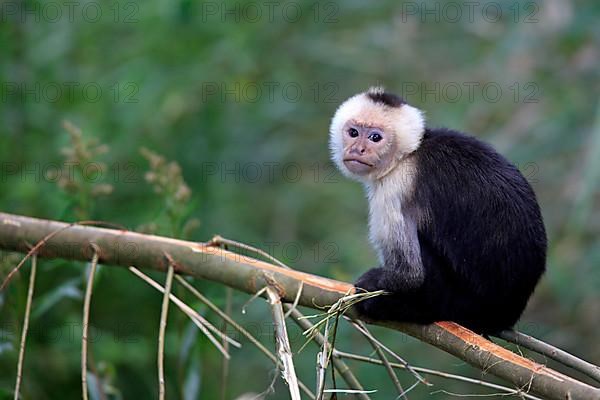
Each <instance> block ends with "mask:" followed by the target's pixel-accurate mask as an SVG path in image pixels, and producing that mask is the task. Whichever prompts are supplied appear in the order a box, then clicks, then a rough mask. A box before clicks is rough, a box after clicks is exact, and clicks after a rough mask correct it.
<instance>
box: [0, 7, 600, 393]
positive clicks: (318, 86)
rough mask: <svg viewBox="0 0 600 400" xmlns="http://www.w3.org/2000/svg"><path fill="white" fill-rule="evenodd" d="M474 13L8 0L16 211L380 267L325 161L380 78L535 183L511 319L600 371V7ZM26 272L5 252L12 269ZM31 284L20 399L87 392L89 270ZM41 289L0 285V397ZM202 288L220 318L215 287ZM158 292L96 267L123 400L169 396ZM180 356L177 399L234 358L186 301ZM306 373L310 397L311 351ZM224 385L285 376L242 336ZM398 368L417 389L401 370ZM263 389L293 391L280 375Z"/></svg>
mask: <svg viewBox="0 0 600 400" xmlns="http://www.w3.org/2000/svg"><path fill="white" fill-rule="evenodd" d="M67 3H69V4H71V5H70V6H69V5H67ZM269 4H271V5H269ZM471 7H472V8H469V7H467V6H466V5H461V3H456V2H443V1H441V2H440V1H435V2H429V3H427V4H425V3H424V2H397V1H392V0H389V1H381V2H379V3H378V5H377V6H376V7H374V6H373V5H372V4H370V3H366V2H362V1H356V0H350V1H331V2H322V3H316V2H304V1H300V2H292V1H282V2H272V3H268V2H242V1H240V2H226V1H223V2H221V1H217V2H211V1H199V2H192V1H188V0H182V1H174V2H161V1H153V0H148V1H145V2H140V3H137V2H120V1H117V2H104V1H99V2H77V1H75V2H66V1H65V2H62V1H57V2H37V1H23V2H21V1H16V0H13V1H11V0H8V1H3V2H2V3H0V76H1V80H2V89H1V90H0V94H1V96H2V97H1V101H0V122H1V123H0V210H2V211H5V212H11V213H18V214H25V215H31V216H37V217H45V218H52V219H62V220H68V221H74V220H78V219H83V218H85V219H94V220H106V221H111V222H114V223H118V224H121V225H124V226H126V227H128V228H129V229H140V230H143V231H150V232H156V233H158V234H164V235H170V236H178V237H185V238H188V239H192V240H198V241H205V240H208V239H209V238H210V237H211V236H212V235H213V234H215V233H219V234H221V235H223V236H225V237H228V238H233V239H236V240H241V241H245V242H248V243H251V244H254V245H255V246H257V247H260V248H263V249H265V250H267V251H269V252H270V253H272V254H273V255H274V256H276V257H278V258H281V259H282V260H283V261H285V262H287V263H289V264H290V265H292V266H294V267H295V268H298V269H302V270H305V271H309V272H313V273H318V274H321V275H325V276H331V277H335V278H338V279H342V280H348V281H351V280H353V279H354V278H355V277H356V276H358V275H359V274H360V272H361V271H363V270H364V269H365V268H367V267H370V266H373V265H374V264H375V263H376V260H375V256H374V254H373V252H372V250H371V248H370V246H369V244H368V242H367V232H366V218H367V212H366V203H365V201H364V199H363V193H362V188H361V187H360V185H358V184H356V183H353V182H349V181H346V180H344V179H342V177H341V176H340V175H339V174H338V173H337V172H335V171H334V170H333V166H332V164H331V163H330V162H329V161H328V149H327V129H328V123H329V118H330V117H331V115H332V113H333V112H334V110H335V108H336V106H337V105H338V104H339V103H340V102H341V101H343V100H344V99H345V98H346V97H348V96H350V95H352V94H354V93H356V92H359V91H362V90H364V89H365V88H366V87H368V86H369V85H373V84H384V85H385V86H386V87H387V88H389V89H390V90H392V91H396V92H399V93H401V94H403V95H404V96H405V97H406V99H407V100H408V101H409V102H411V103H412V104H414V105H416V106H418V107H421V108H423V109H424V110H426V112H427V118H428V121H429V124H430V125H432V126H439V125H446V126H449V127H453V128H456V129H461V130H464V131H467V132H470V133H473V134H474V135H476V136H478V137H481V138H483V139H485V140H487V141H489V142H491V143H493V144H494V145H495V146H496V147H497V148H498V149H499V150H500V151H502V152H503V153H504V154H506V155H507V156H508V157H509V158H510V159H511V160H512V161H513V162H515V164H517V165H518V166H519V167H520V168H521V169H522V171H523V172H524V174H525V175H526V176H527V178H528V179H529V180H530V181H531V183H532V184H533V186H534V188H535V189H536V192H537V193H538V197H539V200H540V203H541V206H542V209H543V213H544V216H545V220H546V224H547V228H548V233H549V239H550V245H551V247H550V253H549V260H548V273H547V274H546V276H545V278H544V280H543V282H542V284H541V285H540V287H539V288H538V290H537V292H536V294H535V296H534V297H533V299H532V301H531V302H530V305H529V307H528V310H527V311H526V313H525V315H524V317H523V319H522V321H521V323H520V325H519V328H520V329H521V330H523V331H525V332H527V333H530V334H533V335H535V336H537V337H540V338H542V339H545V340H547V341H549V342H551V343H553V344H555V345H558V346H559V347H563V348H565V349H566V350H569V351H572V352H574V353H575V354H579V355H582V356H584V357H586V358H587V359H589V360H590V361H593V362H596V363H599V362H600V346H598V336H599V335H600V317H599V316H600V291H599V290H598V289H599V288H600V268H598V265H599V264H600V242H599V241H600V235H599V234H598V233H599V231H600V213H599V212H598V211H599V210H600V208H599V204H600V197H599V190H600V188H599V183H598V180H599V177H600V162H599V161H598V160H600V105H599V96H598V93H600V90H599V89H600V87H599V86H600V85H599V82H600V80H599V79H598V78H599V74H600V68H599V67H598V66H599V65H600V54H599V52H600V25H599V24H598V18H599V17H600V6H599V5H598V3H597V2H595V1H593V0H581V1H577V2H574V1H567V0H551V1H544V2H535V3H534V2H519V1H509V2H502V3H488V2H481V3H477V4H476V5H474V6H471ZM470 10H471V11H472V12H471V11H470ZM457 12H458V14H457ZM57 13H58V14H57ZM498 89H499V90H498ZM65 120H66V121H70V123H67V124H66V125H65V127H63V121H65ZM77 127H78V128H77ZM79 129H81V132H80V131H79ZM142 148H144V149H145V150H142V152H140V149H142ZM63 149H66V151H64V150H63ZM171 161H173V162H174V163H171ZM197 221H199V222H200V223H199V224H198V223H197ZM18 259H19V257H18V256H15V255H12V254H6V253H3V254H2V258H1V260H0V276H4V275H5V274H6V271H7V270H9V269H10V268H11V266H13V265H14V264H15V261H16V260H18ZM24 271H26V269H25V270H24ZM38 271H39V272H38V282H37V287H36V292H35V297H34V307H33V314H32V321H31V326H30V329H31V334H30V337H29V340H28V347H27V353H26V359H25V369H24V371H25V372H24V388H23V391H22V393H23V398H24V399H36V400H37V399H54V398H61V399H70V398H78V397H79V396H80V372H79V357H80V340H79V336H80V332H81V326H80V324H81V309H82V283H83V279H82V278H83V277H84V276H85V275H84V274H85V271H86V269H85V268H84V265H81V264H77V263H72V262H66V261H62V260H54V261H42V262H41V265H40V269H39V270H38ZM26 276H27V272H23V274H22V275H21V276H20V278H19V279H17V280H15V281H14V282H13V283H12V284H11V285H10V287H9V289H8V290H7V291H5V292H4V293H1V294H0V324H1V325H0V398H5V397H6V398H9V397H10V398H12V394H10V393H11V390H12V388H13V385H14V376H15V371H16V360H17V351H18V338H19V334H20V323H21V321H22V317H23V307H24V304H25V294H26V285H27V279H26ZM156 278H157V279H159V280H162V279H163V278H162V277H161V276H157V277H156ZM197 285H198V287H199V288H201V290H202V291H203V292H204V293H206V294H207V295H209V296H210V297H211V298H212V299H214V300H215V301H216V302H217V303H218V304H220V305H224V299H225V289H224V288H223V287H220V286H218V285H213V284H210V283H206V282H197ZM247 298H248V297H247V296H246V295H242V294H235V296H234V300H233V302H234V303H233V312H234V316H235V317H236V318H238V319H239V320H240V321H242V322H244V323H245V324H247V327H249V329H250V330H251V331H254V332H255V333H256V334H257V335H258V336H259V337H260V338H261V340H263V341H264V342H265V343H268V344H270V345H271V344H272V338H271V322H270V317H269V314H268V310H267V307H266V306H264V305H263V304H261V303H260V302H259V301H257V302H254V303H253V304H252V305H251V306H250V307H249V311H248V314H247V315H242V314H241V312H240V307H241V305H242V304H243V303H244V302H245V301H246V300H247ZM188 300H189V301H191V302H193V300H192V299H189V298H188ZM160 301H161V296H160V295H158V294H157V293H156V292H155V291H154V290H152V289H150V288H148V287H147V285H146V284H145V283H143V282H141V281H139V280H137V279H136V278H135V277H134V276H132V275H131V274H130V273H129V272H127V271H126V270H124V269H117V268H110V267H103V268H101V270H100V272H99V274H98V277H97V281H96V289H95V293H94V296H93V300H92V312H91V321H92V324H93V328H92V330H91V332H90V335H91V337H94V334H95V335H96V337H97V340H94V341H93V343H92V345H91V352H92V354H91V356H92V357H91V361H92V363H93V365H94V370H93V371H92V372H93V376H94V377H100V378H102V382H103V387H104V390H105V393H106V396H108V398H111V399H112V398H114V399H117V398H124V399H130V398H144V399H149V398H154V397H155V396H156V394H155V393H156V388H157V384H156V372H155V370H156V367H155V365H156V361H155V359H156V352H155V349H156V341H157V330H158V329H157V328H158V321H159V305H160ZM210 317H211V318H212V316H210ZM212 319H213V320H214V321H218V320H216V319H214V318H212ZM376 332H377V334H378V335H379V337H380V338H382V339H383V340H384V341H385V342H387V343H388V344H390V345H391V346H392V347H393V348H394V349H395V350H397V351H398V352H399V353H400V354H402V355H403V356H404V357H405V358H406V359H408V360H409V361H410V362H412V363H414V364H415V365H420V366H429V367H433V368H439V369H442V370H446V371H451V372H458V373H464V374H470V375H473V376H479V375H480V373H479V372H478V371H474V370H473V369H471V368H470V367H468V366H466V365H463V364H462V363H461V364H457V363H456V359H454V358H452V357H450V356H448V355H446V354H442V353H441V352H440V351H438V350H436V349H432V348H430V347H429V346H427V345H424V344H421V343H419V342H417V341H415V340H413V339H410V338H406V337H403V336H400V335H397V334H390V333H388V332H385V331H379V330H376ZM339 335H340V337H339V338H338V341H337V343H338V344H339V345H340V347H341V348H346V349H353V350H356V351H359V350H357V349H364V350H363V352H364V353H367V352H369V349H368V346H367V345H366V343H365V342H363V341H362V340H361V339H360V338H359V337H358V336H357V335H356V334H355V333H352V332H350V329H348V328H347V327H343V329H340V333H339ZM234 336H235V335H234ZM290 336H291V340H292V342H293V343H292V345H293V347H294V348H295V349H298V348H299V347H300V346H301V345H302V344H303V342H304V340H303V338H302V337H301V335H300V332H299V331H298V330H295V328H293V327H291V333H290ZM166 357H167V358H166V363H167V373H168V375H167V390H168V394H169V398H180V399H195V398H199V396H200V393H201V394H202V396H203V398H211V399H212V398H217V396H218V395H219V393H220V385H221V383H220V379H219V376H220V365H221V360H220V357H219V354H218V353H217V352H216V351H214V349H212V348H211V345H210V343H208V342H207V341H206V340H205V339H204V338H202V337H201V335H198V333H197V331H196V329H195V328H194V327H193V325H192V324H190V323H189V322H188V321H187V320H186V319H185V318H184V317H182V316H181V314H180V313H179V312H178V311H173V312H172V313H170V319H169V327H168V335H167V354H166ZM297 363H298V365H297V370H298V371H299V375H300V376H301V377H302V379H303V380H304V381H305V382H306V383H307V384H308V385H309V386H312V383H313V382H314V373H315V369H314V347H311V346H310V345H309V346H308V347H307V348H306V349H305V350H303V352H302V353H300V355H299V356H298V357H297ZM356 370H357V373H358V376H359V378H360V379H361V381H362V382H363V384H364V385H365V387H366V388H368V389H375V388H376V389H379V392H378V393H377V394H375V395H374V396H373V398H377V399H387V398H391V396H393V393H394V392H393V387H392V385H391V383H390V382H389V378H388V377H387V375H386V373H385V371H384V370H383V369H378V368H377V367H371V366H365V365H356ZM231 371H232V373H231V376H230V379H229V382H228V385H229V386H228V391H227V396H228V398H236V397H237V396H239V395H241V394H243V393H246V392H256V393H259V392H262V391H263V390H264V389H265V388H266V387H267V386H268V384H269V382H270V380H271V377H272V373H273V372H272V366H271V364H270V362H269V361H268V360H267V359H266V358H264V357H263V356H262V355H261V354H260V353H259V352H258V351H257V350H256V349H254V348H252V346H251V345H250V344H248V343H246V344H245V346H244V348H243V349H241V350H239V351H238V350H235V351H233V359H232V361H231ZM400 378H401V381H402V382H403V384H405V387H407V386H410V384H411V377H410V376H409V375H407V374H401V376H400ZM434 382H435V383H436V384H437V385H438V386H437V388H438V389H439V388H444V389H446V390H449V391H452V392H457V393H479V392H481V390H480V389H479V388H476V387H470V386H465V385H464V384H459V383H455V382H451V381H441V380H434ZM429 391H430V390H429V389H427V388H423V387H420V388H417V389H415V391H414V392H412V393H413V394H412V395H411V398H420V397H427V395H428V393H429ZM94 396H99V395H98V394H94ZM436 396H438V397H439V396H440V395H436ZM442 396H443V395H442ZM95 398H103V397H95ZM270 398H282V399H283V398H287V391H286V390H285V388H284V387H283V384H282V383H281V381H279V382H278V383H277V385H276V393H275V394H273V395H271V397H270Z"/></svg>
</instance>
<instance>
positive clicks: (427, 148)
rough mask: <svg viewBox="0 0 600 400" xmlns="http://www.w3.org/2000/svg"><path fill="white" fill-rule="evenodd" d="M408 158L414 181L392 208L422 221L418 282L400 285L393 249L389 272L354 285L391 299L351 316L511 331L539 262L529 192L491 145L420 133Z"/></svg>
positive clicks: (542, 254)
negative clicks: (380, 291) (413, 168)
mask: <svg viewBox="0 0 600 400" xmlns="http://www.w3.org/2000/svg"><path fill="white" fill-rule="evenodd" d="M411 157H413V161H414V162H415V165H416V166H417V168H416V170H417V173H416V176H415V179H414V189H413V192H412V195H410V196H409V198H408V199H404V200H403V203H402V204H403V205H402V207H403V210H406V212H408V213H409V215H410V214H414V215H420V216H421V220H422V221H425V222H421V223H419V224H418V230H417V234H418V240H419V245H420V251H421V259H422V264H423V269H424V271H425V278H424V280H423V282H422V283H420V284H416V285H414V284H410V283H407V282H406V279H405V278H403V274H402V272H403V269H404V266H405V265H406V264H405V263H406V261H405V260H404V257H403V255H402V252H401V251H400V250H398V252H397V254H398V257H397V261H396V262H395V265H385V266H384V268H375V269H372V270H370V271H367V272H366V273H365V274H364V275H363V276H362V277H361V278H360V279H359V280H358V282H357V283H356V286H357V287H359V288H362V289H366V290H369V291H372V290H377V289H384V290H386V291H388V292H391V293H392V294H390V295H383V296H379V297H375V298H373V299H370V300H365V301H363V302H361V303H359V304H358V306H357V308H358V311H359V313H361V314H363V315H364V316H366V317H368V318H371V319H379V320H398V321H405V322H417V323H431V322H434V321H440V320H451V321H455V322H458V323H460V324H462V325H464V326H466V327H468V328H470V329H473V330H475V331H477V332H481V333H495V332H498V331H500V330H502V329H507V328H510V327H512V326H513V325H514V324H515V323H516V322H517V320H518V319H519V317H520V315H521V313H522V312H523V309H524V308H525V306H526V304H527V300H528V298H529V296H530V295H531V294H532V292H533V290H534V288H535V286H536V284H537V282H538V280H539V279H540V277H541V275H542V274H543V272H544V270H545V263H546V232H545V229H544V223H543V221H542V216H541V214H540V209H539V206H538V203H537V201H536V197H535V194H534V192H533V190H532V189H531V187H530V185H529V183H528V182H527V180H526V179H525V178H524V177H523V176H522V175H521V173H520V172H519V171H518V169H517V168H516V167H515V166H513V165H512V164H511V163H510V162H508V161H507V160H506V159H505V158H504V157H503V156H501V155H500V154H498V153H497V152H496V151H495V150H494V149H492V147H491V146H489V145H487V144H485V143H483V142H481V141H479V140H477V139H475V138H473V137H470V136H467V135H464V134H462V133H460V132H456V131H452V130H448V129H426V131H425V133H424V136H423V139H422V142H421V145H420V147H419V148H418V149H417V150H416V151H415V152H414V153H413V154H412V155H411ZM403 212H404V211H403Z"/></svg>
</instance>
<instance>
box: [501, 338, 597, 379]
mask: <svg viewBox="0 0 600 400" xmlns="http://www.w3.org/2000/svg"><path fill="white" fill-rule="evenodd" d="M498 337H499V338H501V339H504V340H506V341H507V342H510V343H514V344H516V345H518V346H522V347H525V348H526V349H529V350H533V351H535V352H536V353H539V354H541V355H544V356H547V357H548V358H551V359H553V360H554V361H558V362H559V363H561V364H563V365H566V366H568V367H571V368H573V369H574V370H576V371H579V372H581V373H582V374H585V375H587V376H589V377H590V378H592V379H594V380H595V381H596V382H600V366H598V365H594V364H592V363H589V362H587V361H585V360H582V359H581V358H579V357H576V356H574V355H573V354H570V353H567V352H566V351H564V350H561V349H559V348H558V347H554V346H552V345H550V344H548V343H546V342H542V341H541V340H539V339H536V338H534V337H532V336H529V335H526V334H524V333H521V332H518V331H515V330H512V329H511V330H504V331H502V332H500V333H499V334H498Z"/></svg>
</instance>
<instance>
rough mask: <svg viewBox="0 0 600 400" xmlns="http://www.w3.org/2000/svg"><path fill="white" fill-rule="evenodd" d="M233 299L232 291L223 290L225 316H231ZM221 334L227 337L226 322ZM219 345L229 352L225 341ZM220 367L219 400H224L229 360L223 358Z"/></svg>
mask: <svg viewBox="0 0 600 400" xmlns="http://www.w3.org/2000/svg"><path fill="white" fill-rule="evenodd" d="M232 297H233V289H232V288H230V287H228V288H225V313H226V314H227V315H229V314H231V302H232ZM221 332H223V334H224V335H227V321H226V320H223V325H222V327H221ZM221 344H222V345H223V348H224V349H225V351H227V352H228V351H229V343H228V342H227V340H225V339H221ZM221 362H222V365H221V400H225V399H226V398H227V378H228V377H229V360H228V359H227V358H224V359H223V360H222V361H221Z"/></svg>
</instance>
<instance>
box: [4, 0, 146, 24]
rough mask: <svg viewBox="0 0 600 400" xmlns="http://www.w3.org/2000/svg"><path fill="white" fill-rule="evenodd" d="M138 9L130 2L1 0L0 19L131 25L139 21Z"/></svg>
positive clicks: (137, 5)
mask: <svg viewBox="0 0 600 400" xmlns="http://www.w3.org/2000/svg"><path fill="white" fill-rule="evenodd" d="M139 11H140V6H139V4H138V3H137V2H133V1H128V2H118V1H111V2H99V1H86V2H80V1H43V2H40V1H3V2H2V3H0V22H10V21H18V22H21V23H26V22H36V23H51V24H52V23H62V22H65V21H66V22H71V23H72V22H79V21H81V22H85V23H97V22H100V21H107V22H113V23H123V24H134V23H138V22H139V19H138V15H139Z"/></svg>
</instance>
